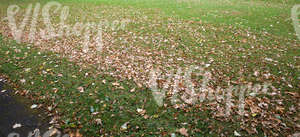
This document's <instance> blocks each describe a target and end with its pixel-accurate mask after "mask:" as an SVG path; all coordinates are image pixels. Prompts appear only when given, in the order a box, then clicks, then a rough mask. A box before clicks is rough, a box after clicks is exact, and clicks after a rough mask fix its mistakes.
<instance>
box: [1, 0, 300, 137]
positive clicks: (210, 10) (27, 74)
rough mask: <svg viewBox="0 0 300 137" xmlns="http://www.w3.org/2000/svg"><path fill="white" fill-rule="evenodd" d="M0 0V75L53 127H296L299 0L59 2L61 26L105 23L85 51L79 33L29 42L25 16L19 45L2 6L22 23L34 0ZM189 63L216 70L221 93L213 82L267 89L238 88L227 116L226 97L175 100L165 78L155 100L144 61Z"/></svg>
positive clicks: (281, 132)
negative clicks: (13, 8)
mask: <svg viewBox="0 0 300 137" xmlns="http://www.w3.org/2000/svg"><path fill="white" fill-rule="evenodd" d="M0 1H1V5H0V17H1V21H0V24H1V26H0V33H1V37H0V45H1V46H0V73H1V74H4V75H7V76H8V77H9V79H10V81H11V82H12V83H14V85H15V87H16V89H17V90H18V91H20V92H19V93H20V94H22V95H25V96H27V97H29V98H31V99H32V100H33V102H34V103H37V104H41V105H42V108H43V109H45V110H48V111H49V115H50V117H51V118H52V119H54V121H55V126H56V127H58V128H60V129H63V130H66V131H67V132H69V131H70V132H74V131H76V130H80V133H81V134H82V135H83V136H101V135H103V136H109V135H113V136H127V135H128V136H159V135H162V136H170V135H174V134H175V135H176V136H181V135H185V136H237V134H240V135H241V136H288V135H292V134H294V133H296V132H299V131H300V128H299V127H300V126H299V122H300V119H299V117H300V113H299V110H300V109H299V108H300V106H299V91H300V87H299V86H300V85H299V83H300V61H299V58H300V57H299V55H300V41H299V39H297V37H296V33H295V31H294V27H293V25H292V19H291V18H290V17H291V8H292V7H293V6H294V5H295V4H300V3H299V2H297V0H270V1H267V0H251V1H249V0H214V1H212V0H201V1H200V0H178V1H176V0H58V1H57V2H59V3H60V4H62V5H63V6H69V8H70V15H69V17H68V18H67V20H66V24H75V23H77V22H83V23H86V22H96V23H99V22H102V23H103V22H106V23H107V24H106V25H104V27H103V31H102V39H103V49H102V51H101V52H98V51H96V50H95V48H96V47H95V41H92V43H91V45H90V46H91V47H90V50H89V52H88V53H84V52H83V50H82V45H83V42H82V41H83V39H82V36H68V37H60V38H57V39H50V40H45V39H42V38H41V37H40V36H39V35H37V36H36V37H35V40H34V41H33V42H29V41H28V35H29V29H30V24H28V25H27V26H25V31H24V34H23V37H22V43H21V44H18V43H16V42H15V41H14V40H12V39H13V37H12V35H11V31H10V29H9V26H8V21H7V20H5V19H4V17H6V16H7V13H6V11H7V8H8V6H9V5H12V4H16V5H18V6H19V7H20V11H19V12H18V13H17V15H16V16H15V18H16V20H17V22H18V26H20V25H19V24H20V23H19V22H21V21H22V20H23V15H24V14H25V9H26V7H27V6H28V4H30V3H32V4H33V6H34V5H35V4H36V1H33V0H27V1H18V0H12V1H4V0H0ZM47 2H48V1H41V2H40V4H41V6H43V5H45V4H46V3H47ZM40 13H41V12H40ZM51 13H53V11H52V12H51ZM59 15H60V12H58V13H53V14H52V16H51V17H52V20H51V21H52V22H53V24H59V21H60V20H59ZM299 15H300V14H299ZM122 20H127V21H128V22H127V23H126V24H125V25H124V28H120V26H121V25H120V24H117V25H116V26H115V27H117V28H119V29H116V28H114V25H113V22H114V21H119V22H120V21H122ZM37 22H38V23H37V28H38V29H40V28H44V27H45V24H44V23H43V18H42V17H39V18H38V21H37ZM55 27H56V26H55ZM56 28H57V27H56ZM192 65H196V66H205V67H204V69H205V70H206V71H209V72H211V74H213V75H212V81H210V82H209V87H210V88H211V89H213V91H216V92H215V93H214V94H213V95H215V96H217V94H222V93H223V94H227V93H226V91H224V90H218V89H217V87H221V88H222V89H226V88H228V87H229V85H233V86H241V85H251V86H253V85H254V84H263V83H266V82H267V83H271V86H270V87H269V88H268V91H267V92H268V93H267V94H263V95H258V96H255V97H252V96H245V99H244V100H245V106H244V107H245V112H244V113H245V114H244V115H243V116H241V115H238V105H237V104H239V103H241V101H240V100H239V98H238V96H234V97H233V98H232V102H233V107H232V112H231V115H229V116H224V115H223V114H224V113H223V112H224V109H225V108H226V103H225V102H224V100H223V101H218V100H205V101H204V102H197V103H196V104H193V105H190V104H188V103H184V102H181V104H183V105H178V104H175V105H174V104H172V103H171V95H169V91H172V86H169V88H168V89H167V90H169V91H167V95H166V98H165V102H164V104H163V105H162V106H159V105H157V104H156V102H155V100H154V98H153V96H152V90H151V88H150V87H151V85H150V84H149V81H150V76H149V75H150V71H151V69H154V68H158V69H160V70H161V71H162V75H163V76H166V75H168V74H170V73H171V72H172V70H175V72H176V71H177V70H179V69H182V70H184V69H185V68H188V67H190V66H192ZM161 81H162V83H163V84H164V83H166V79H162V80H161ZM171 81H172V82H175V81H176V80H174V79H172V80H171ZM192 82H193V83H195V85H196V86H197V85H200V83H201V82H203V79H202V77H198V76H195V77H192ZM163 84H160V85H159V87H160V88H162V85H163ZM180 92H183V91H180ZM248 92H252V91H250V88H249V90H248ZM180 94H181V93H180ZM207 96H208V95H207Z"/></svg>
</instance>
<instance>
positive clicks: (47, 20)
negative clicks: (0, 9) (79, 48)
mask: <svg viewBox="0 0 300 137" xmlns="http://www.w3.org/2000/svg"><path fill="white" fill-rule="evenodd" d="M69 9H70V7H69V6H63V5H62V4H60V3H59V2H55V1H51V2H48V3H46V4H45V5H44V6H43V7H42V5H41V4H40V3H36V4H29V5H28V6H27V8H26V9H25V12H24V10H22V9H21V8H20V6H18V5H10V6H9V7H8V8H7V17H6V18H5V19H4V20H7V21H8V26H9V28H10V30H11V34H12V36H13V38H14V39H15V40H16V41H17V42H18V43H20V42H21V41H22V38H23V37H24V29H25V28H26V25H30V26H29V34H28V40H27V41H25V42H31V43H33V42H34V41H35V40H36V39H37V37H39V38H41V39H43V40H50V39H55V38H56V39H59V38H66V37H70V36H79V37H81V39H82V41H81V42H82V45H83V51H84V52H85V53H86V52H87V51H88V50H89V46H90V45H91V41H94V42H95V43H93V44H95V45H96V49H97V50H98V51H101V49H102V47H103V42H102V28H103V27H107V26H109V27H111V29H112V30H117V29H124V28H125V25H126V24H127V23H128V22H129V20H126V19H124V20H122V21H118V20H114V21H111V22H108V21H107V20H106V21H103V20H102V21H100V22H87V23H83V22H77V21H76V23H75V24H74V25H70V24H66V21H67V18H68V16H69ZM40 12H41V13H40ZM22 13H24V15H23V19H22V18H21V17H22V16H19V15H20V14H22ZM51 13H52V14H51ZM53 14H58V15H59V17H58V18H59V23H58V24H53V22H52V21H53V19H54V18H55V16H53ZM40 16H41V17H40ZM56 17H57V16H56ZM38 19H42V20H38ZM17 21H20V22H19V23H18V22H17ZM38 22H39V24H38V25H39V26H40V25H41V24H40V22H42V23H43V25H44V26H45V27H44V28H40V29H39V30H38V29H37V23H38ZM29 23H30V24H29ZM17 24H19V25H17ZM104 25H106V26H104ZM93 34H95V35H93Z"/></svg>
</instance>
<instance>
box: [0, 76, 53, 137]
mask: <svg viewBox="0 0 300 137" xmlns="http://www.w3.org/2000/svg"><path fill="white" fill-rule="evenodd" d="M3 91H4V92H3ZM12 92H13V91H12V90H8V89H5V87H4V82H3V80H2V79H1V78H0V137H7V136H8V135H9V134H11V133H18V134H19V135H20V136H19V137H27V136H28V134H29V133H30V132H33V131H34V130H35V129H39V130H40V133H41V135H43V133H45V132H46V131H47V129H48V127H49V125H48V122H46V120H43V119H45V118H42V117H41V116H39V115H38V114H37V113H36V112H34V111H33V110H32V109H31V108H30V101H29V100H27V99H25V98H24V97H20V96H16V95H13V93H12ZM17 123H18V124H21V125H22V126H21V127H18V128H13V126H14V125H15V124H17ZM11 135H12V134H11Z"/></svg>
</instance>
